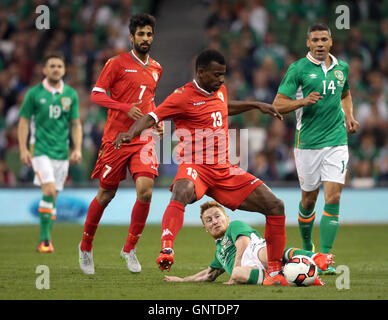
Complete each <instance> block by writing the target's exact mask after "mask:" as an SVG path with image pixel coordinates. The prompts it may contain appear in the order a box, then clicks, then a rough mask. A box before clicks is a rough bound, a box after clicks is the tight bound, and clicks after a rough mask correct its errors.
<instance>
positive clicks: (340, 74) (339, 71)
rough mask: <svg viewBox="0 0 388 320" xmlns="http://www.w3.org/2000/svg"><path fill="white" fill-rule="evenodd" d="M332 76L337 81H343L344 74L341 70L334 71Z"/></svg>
mask: <svg viewBox="0 0 388 320" xmlns="http://www.w3.org/2000/svg"><path fill="white" fill-rule="evenodd" d="M334 75H335V77H336V78H337V79H338V80H341V81H342V80H344V74H343V73H342V71H341V70H335V71H334Z"/></svg>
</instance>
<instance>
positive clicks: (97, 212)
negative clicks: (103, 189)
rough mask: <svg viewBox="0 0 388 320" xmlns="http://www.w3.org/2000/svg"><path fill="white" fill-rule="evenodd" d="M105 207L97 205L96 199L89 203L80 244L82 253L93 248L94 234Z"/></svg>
mask: <svg viewBox="0 0 388 320" xmlns="http://www.w3.org/2000/svg"><path fill="white" fill-rule="evenodd" d="M105 208H106V206H102V205H101V204H99V203H98V201H97V199H96V198H94V199H93V201H92V202H91V203H90V206H89V209H88V215H87V216H86V221H85V226H84V234H83V237H82V242H81V250H82V251H90V250H92V247H93V239H94V235H95V233H96V230H97V227H98V223H99V222H100V219H101V217H102V214H103V213H104V210H105Z"/></svg>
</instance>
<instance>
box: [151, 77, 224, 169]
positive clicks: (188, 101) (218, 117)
mask: <svg viewBox="0 0 388 320" xmlns="http://www.w3.org/2000/svg"><path fill="white" fill-rule="evenodd" d="M149 115H150V116H152V117H153V118H154V119H155V121H156V122H159V121H162V120H165V119H173V121H174V124H175V127H176V131H175V134H176V136H177V137H178V138H179V139H180V142H179V144H178V146H177V149H176V156H177V158H178V161H179V163H186V164H188V163H196V164H206V165H212V166H213V168H225V167H227V166H229V165H230V163H229V157H228V150H229V142H228V141H229V139H228V99H227V91H226V88H225V86H224V85H222V86H221V87H220V89H219V90H217V91H215V92H207V91H206V90H204V89H203V88H201V87H200V86H199V85H198V83H197V82H196V81H195V80H193V81H192V82H190V83H187V84H186V85H185V86H183V87H181V88H178V89H176V90H175V91H174V92H173V93H172V94H171V95H169V96H168V97H167V98H166V100H164V101H163V103H162V104H160V105H159V106H158V107H157V108H156V109H155V110H154V111H152V112H150V113H149Z"/></svg>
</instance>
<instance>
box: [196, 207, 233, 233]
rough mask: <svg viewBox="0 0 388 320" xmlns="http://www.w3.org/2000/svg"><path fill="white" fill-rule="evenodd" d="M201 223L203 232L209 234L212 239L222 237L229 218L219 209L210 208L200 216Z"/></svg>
mask: <svg viewBox="0 0 388 320" xmlns="http://www.w3.org/2000/svg"><path fill="white" fill-rule="evenodd" d="M202 222H203V224H204V227H205V230H206V231H207V232H209V233H210V235H211V236H212V237H213V238H214V239H218V238H220V237H222V236H223V235H224V234H225V232H226V230H227V229H228V226H229V217H228V216H227V215H225V214H224V213H223V212H222V211H221V209H219V208H217V207H211V208H209V209H207V210H206V211H205V212H204V213H203V214H202Z"/></svg>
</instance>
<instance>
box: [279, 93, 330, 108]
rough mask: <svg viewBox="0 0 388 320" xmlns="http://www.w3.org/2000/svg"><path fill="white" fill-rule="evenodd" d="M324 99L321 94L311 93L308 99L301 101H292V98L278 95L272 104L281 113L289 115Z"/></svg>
mask: <svg viewBox="0 0 388 320" xmlns="http://www.w3.org/2000/svg"><path fill="white" fill-rule="evenodd" d="M322 98H323V97H322V96H321V95H320V94H319V92H310V94H309V95H308V96H307V97H306V98H304V99H299V100H292V99H291V98H290V97H287V96H285V95H284V94H281V93H278V94H277V95H276V97H275V100H274V101H273V103H272V104H273V106H274V107H275V108H276V109H277V110H278V111H279V112H280V113H289V112H291V111H294V110H296V109H299V108H301V107H305V106H308V105H310V104H315V103H317V102H318V101H319V100H320V99H322Z"/></svg>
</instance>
